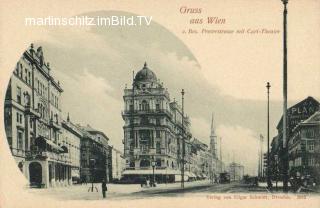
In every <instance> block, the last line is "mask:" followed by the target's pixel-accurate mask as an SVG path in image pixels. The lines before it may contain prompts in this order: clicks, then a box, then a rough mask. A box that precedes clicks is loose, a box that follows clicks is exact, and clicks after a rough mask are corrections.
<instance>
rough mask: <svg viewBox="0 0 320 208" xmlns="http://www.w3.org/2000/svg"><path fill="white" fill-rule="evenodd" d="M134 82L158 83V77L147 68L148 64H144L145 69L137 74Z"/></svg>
mask: <svg viewBox="0 0 320 208" xmlns="http://www.w3.org/2000/svg"><path fill="white" fill-rule="evenodd" d="M134 81H136V82H156V81H157V76H156V74H155V73H154V72H153V71H151V70H150V69H149V68H148V67H147V63H144V66H143V68H142V69H141V70H140V71H139V72H138V73H137V74H136V76H135V78H134Z"/></svg>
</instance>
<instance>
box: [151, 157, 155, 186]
mask: <svg viewBox="0 0 320 208" xmlns="http://www.w3.org/2000/svg"><path fill="white" fill-rule="evenodd" d="M151 166H152V186H153V187H155V177H154V168H155V167H156V162H155V161H154V160H153V161H152V162H151Z"/></svg>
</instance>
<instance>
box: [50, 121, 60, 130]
mask: <svg viewBox="0 0 320 208" xmlns="http://www.w3.org/2000/svg"><path fill="white" fill-rule="evenodd" d="M49 125H50V126H52V127H54V128H56V129H60V128H61V126H60V124H59V122H58V121H57V120H56V121H54V120H53V119H50V121H49Z"/></svg>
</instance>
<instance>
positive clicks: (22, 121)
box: [4, 44, 71, 187]
mask: <svg viewBox="0 0 320 208" xmlns="http://www.w3.org/2000/svg"><path fill="white" fill-rule="evenodd" d="M51 70H52V69H51V68H50V65H49V63H46V62H45V59H44V53H43V50H42V47H41V46H40V47H38V48H37V49H36V50H35V49H34V46H33V44H31V46H30V48H29V49H28V50H26V51H25V52H24V53H23V55H22V57H21V58H20V60H19V61H18V62H17V65H16V67H15V70H14V72H13V75H12V76H11V79H10V82H9V85H8V88H7V93H6V98H5V109H4V112H5V129H6V135H7V139H8V143H9V146H10V149H11V152H12V155H13V156H14V159H15V160H16V162H17V164H18V167H19V168H20V170H21V172H22V173H23V174H24V175H25V176H26V178H27V179H28V181H29V182H30V185H32V186H33V185H34V186H41V187H51V186H64V185H68V184H70V182H71V165H70V164H71V159H70V157H69V155H68V148H67V147H66V146H65V145H64V144H63V143H62V140H63V138H62V137H61V121H62V119H61V105H60V97H61V94H62V92H63V90H62V87H61V86H60V83H59V82H57V81H56V80H55V79H54V77H53V76H52V75H51Z"/></svg>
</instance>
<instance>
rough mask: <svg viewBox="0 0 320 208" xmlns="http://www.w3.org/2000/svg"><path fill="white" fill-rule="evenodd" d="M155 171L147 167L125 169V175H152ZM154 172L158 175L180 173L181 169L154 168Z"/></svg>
mask: <svg viewBox="0 0 320 208" xmlns="http://www.w3.org/2000/svg"><path fill="white" fill-rule="evenodd" d="M152 174H153V171H152V169H146V170H125V171H123V175H152ZM154 174H156V175H159V174H160V175H180V174H181V172H180V171H179V170H166V169H161V170H157V169H155V170H154Z"/></svg>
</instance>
